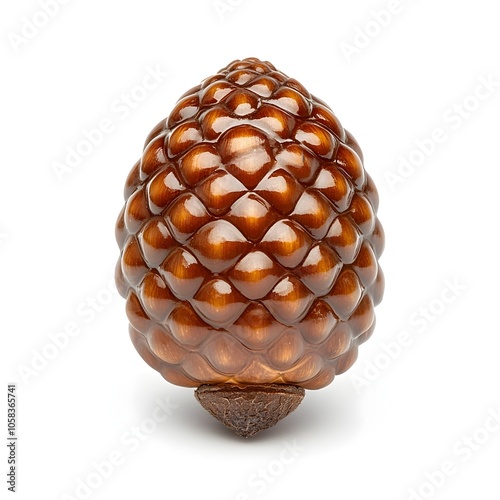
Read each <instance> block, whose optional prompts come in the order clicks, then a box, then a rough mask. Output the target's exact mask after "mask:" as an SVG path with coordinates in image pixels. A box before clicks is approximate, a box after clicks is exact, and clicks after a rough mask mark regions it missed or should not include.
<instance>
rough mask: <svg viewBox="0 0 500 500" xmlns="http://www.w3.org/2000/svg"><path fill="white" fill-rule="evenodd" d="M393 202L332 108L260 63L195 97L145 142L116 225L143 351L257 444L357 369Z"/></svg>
mask: <svg viewBox="0 0 500 500" xmlns="http://www.w3.org/2000/svg"><path fill="white" fill-rule="evenodd" d="M377 208H378V194H377V190H376V188H375V185H374V183H373V181H372V179H371V178H370V176H369V175H368V174H367V173H366V171H365V169H364V167H363V155H362V153H361V150H360V148H359V145H358V143H357V142H356V140H355V139H354V138H353V136H352V135H351V134H350V133H349V132H348V131H347V130H345V129H344V128H343V127H342V125H341V124H340V122H339V120H338V118H337V117H336V116H335V114H334V113H333V112H332V110H331V109H330V108H329V107H328V105H327V104H325V103H324V102H323V101H322V100H320V99H318V98H317V97H315V96H313V95H311V94H310V93H309V92H308V91H307V90H306V89H305V88H304V87H303V86H302V85H301V84H300V83H299V82H298V81H297V80H295V79H293V78H289V77H288V76H286V75H285V74H284V73H282V72H280V71H277V70H276V68H275V67H274V66H273V65H272V64H270V63H269V62H262V61H260V60H258V59H256V58H248V59H244V60H237V61H234V62H232V63H231V64H229V65H228V66H227V67H226V68H224V69H222V70H220V71H219V72H218V73H217V74H216V75H214V76H211V77H209V78H207V79H205V80H203V82H202V83H201V84H200V85H198V86H196V87H194V88H192V89H191V90H189V91H188V92H186V93H185V94H184V95H183V96H182V97H181V98H180V99H179V101H178V102H177V104H176V105H175V107H174V109H173V110H172V112H171V113H170V115H169V116H168V118H166V119H164V120H162V121H161V122H160V123H158V125H156V127H154V129H153V130H152V131H151V133H150V134H149V135H148V137H147V139H146V144H145V147H144V151H143V154H142V157H141V159H140V160H139V161H138V162H137V163H136V164H135V165H134V167H133V168H132V171H131V172H130V174H129V176H128V179H127V181H126V186H125V206H124V207H123V209H122V211H121V213H120V215H119V217H118V221H117V225H116V238H117V241H118V245H119V247H120V250H121V256H120V259H119V261H118V265H117V267H116V283H117V286H118V290H119V292H120V294H121V295H122V296H123V297H124V298H126V311H127V315H128V318H129V321H130V336H131V339H132V342H133V344H134V346H135V348H136V349H137V351H138V352H139V354H140V355H141V356H142V358H143V359H144V360H145V361H146V362H147V363H148V364H149V365H150V366H151V367H153V368H154V369H155V370H157V371H159V372H160V373H161V375H162V376H163V377H164V378H165V379H166V380H167V381H169V382H171V383H172V384H176V385H179V386H184V387H195V388H197V389H196V390H195V396H196V399H197V400H198V401H199V402H200V403H201V405H202V406H203V407H204V408H205V409H206V410H208V411H209V412H210V413H211V414H212V415H213V416H215V417H216V418H218V419H219V420H220V421H222V422H223V423H224V424H225V425H226V426H227V427H229V428H230V429H232V430H234V431H235V432H236V433H237V434H239V435H241V436H244V437H248V436H252V435H254V434H255V433H257V432H259V431H261V430H263V429H267V428H269V427H271V426H272V425H274V424H276V423H277V422H278V421H279V420H280V419H282V418H283V417H285V416H286V415H288V414H289V413H290V412H292V411H293V410H295V409H296V408H297V406H298V405H299V404H300V402H301V401H302V398H303V397H304V394H305V391H304V390H305V389H320V388H323V387H325V386H327V385H328V384H330V383H331V382H332V381H333V379H334V377H335V375H337V374H340V373H343V372H345V371H346V370H347V369H348V368H349V367H350V366H351V365H352V364H353V363H354V361H355V360H356V357H357V352H358V346H359V345H360V344H362V343H363V342H365V341H366V340H367V339H368V338H369V337H370V336H371V334H372V332H373V330H374V327H375V316H374V306H376V305H377V304H378V303H379V302H380V301H381V299H382V295H383V290H384V278H383V274H382V271H381V269H380V267H379V265H378V259H379V257H380V255H381V253H382V250H383V246H384V233H383V229H382V226H381V224H380V222H379V220H378V219H377V216H376V212H377Z"/></svg>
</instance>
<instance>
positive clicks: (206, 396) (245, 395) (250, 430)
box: [195, 384, 305, 437]
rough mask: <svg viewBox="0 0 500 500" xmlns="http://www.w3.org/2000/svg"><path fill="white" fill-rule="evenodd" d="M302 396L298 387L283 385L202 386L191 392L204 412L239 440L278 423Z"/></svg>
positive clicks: (302, 391)
mask: <svg viewBox="0 0 500 500" xmlns="http://www.w3.org/2000/svg"><path fill="white" fill-rule="evenodd" d="M304 395H305V391H304V389H302V387H296V386H294V385H283V384H267V385H251V386H243V385H242V386H238V385H230V384H220V385H202V386H200V387H198V389H196V391H195V396H196V399H197V400H198V401H199V402H200V404H201V406H203V408H205V410H207V411H208V412H209V413H210V414H211V415H212V416H214V417H215V418H216V419H217V420H219V421H220V422H222V423H223V424H224V425H225V426H226V427H228V428H229V429H231V430H232V431H234V432H236V434H238V435H239V436H242V437H250V436H253V435H255V434H257V433H258V432H260V431H263V430H265V429H268V428H269V427H272V426H273V425H275V424H276V423H278V422H279V421H280V420H281V419H282V418H285V417H286V416H287V415H288V414H289V413H291V412H292V411H293V410H295V409H296V408H297V406H299V404H300V403H301V401H302V399H304Z"/></svg>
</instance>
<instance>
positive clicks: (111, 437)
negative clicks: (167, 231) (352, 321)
mask: <svg viewBox="0 0 500 500" xmlns="http://www.w3.org/2000/svg"><path fill="white" fill-rule="evenodd" d="M7 3H8V5H6V4H7ZM40 4H41V2H37V1H35V0H29V1H28V0H24V1H19V2H3V4H2V7H1V10H2V13H1V15H0V19H1V21H0V25H1V26H0V28H1V34H2V39H1V40H2V43H1V47H0V52H1V58H2V59H1V60H2V68H3V69H2V74H3V76H2V78H1V83H0V85H1V92H0V106H1V112H0V117H1V127H2V129H1V137H2V167H1V172H2V175H1V184H0V186H1V187H0V189H1V195H0V235H1V236H0V280H1V292H0V293H1V302H0V303H1V307H2V309H1V318H2V327H1V331H2V335H1V338H2V349H1V356H2V363H1V364H2V374H3V376H2V381H3V383H4V386H3V387H4V392H5V393H6V384H7V383H9V382H11V383H12V382H13V383H17V384H18V392H17V396H18V435H19V441H18V460H19V464H18V485H17V489H18V493H17V498H20V499H26V500H28V499H30V500H31V499H33V498H37V499H42V500H44V499H66V500H67V499H69V498H83V497H84V496H85V495H86V496H87V497H88V498H92V499H94V498H96V499H100V498H103V499H110V498H128V497H131V498H148V499H160V498H204V499H207V500H235V499H240V500H243V499H245V498H252V499H253V498H259V499H276V498H283V499H285V498H291V499H303V498H334V497H335V498H337V497H338V498H342V499H343V500H354V499H356V500H357V499H361V498H369V499H371V500H392V499H394V500H396V499H401V500H404V499H408V498H412V499H413V500H415V499H418V498H439V499H443V500H445V499H453V500H457V499H458V500H462V499H469V498H484V499H489V498H491V499H493V498H495V499H498V498H499V497H500V483H499V481H498V471H499V464H500V423H496V424H495V423H494V420H493V415H495V414H496V415H497V418H498V419H500V416H498V414H499V412H500V390H499V381H500V363H499V362H498V359H499V358H498V356H499V355H498V352H499V351H498V349H499V347H500V343H499V341H498V337H499V335H500V331H499V327H498V312H499V293H498V288H497V284H498V281H499V279H500V272H499V266H498V251H499V250H498V238H497V235H498V229H499V216H498V204H499V201H500V200H499V196H498V182H499V175H498V170H499V168H500V165H499V152H498V141H499V133H500V126H499V120H498V117H499V113H500V98H499V94H500V86H499V82H500V61H499V47H500V31H499V30H498V13H495V11H494V5H495V4H494V2H492V1H491V0H475V1H471V0H467V1H462V2H456V1H455V2H454V1H452V0H441V1H439V2H431V1H430V0H418V1H417V0H414V1H409V0H401V1H400V2H399V3H398V2H397V1H396V0H393V1H392V2H389V1H387V0H382V1H381V0H370V1H368V0H365V1H357V2H351V1H347V0H342V1H335V2H328V3H327V2H326V1H324V2H321V1H319V0H308V1H303V2H302V1H287V2H285V1H281V2H278V1H264V0H253V1H250V0H240V1H237V0H222V1H220V2H219V6H218V8H216V6H215V5H214V3H213V2H212V0H198V1H193V0H192V1H180V0H179V1H173V2H170V1H169V2H167V1H165V0H141V1H140V2H138V1H135V2H134V1H132V2H123V1H118V0H108V1H106V2H103V1H97V0H86V1H85V2H84V1H82V0H73V1H69V2H67V3H66V5H59V4H58V5H59V7H58V12H53V13H52V17H51V18H50V19H48V21H47V19H46V16H45V20H44V15H43V14H40V12H43V11H42V10H41V7H40ZM231 4H232V5H231ZM224 6H225V8H224ZM389 7H390V8H391V9H392V11H393V13H392V14H390V18H388V17H387V14H384V13H382V14H380V15H378V16H377V12H380V11H382V10H386V11H387V9H388V8H389ZM53 10H55V9H54V8H53ZM376 18H378V21H377V20H376ZM30 21H36V22H37V23H38V24H39V25H40V24H44V23H45V21H47V22H46V23H45V25H44V26H41V27H39V28H37V27H36V26H35V27H34V28H33V27H29V26H28V23H30ZM382 23H383V24H385V26H381V24H382ZM364 31H368V32H369V35H368V38H366V36H363V35H362V32H364ZM23 33H24V35H23ZM25 35H26V36H25ZM348 44H351V47H350V48H349V46H348ZM361 45H365V46H364V47H361ZM249 56H256V57H259V58H261V59H264V60H269V61H271V62H272V63H273V64H274V65H275V66H277V68H278V69H280V70H282V71H283V72H285V73H286V74H288V75H289V76H291V77H294V78H296V79H298V80H299V81H300V82H301V83H303V84H304V85H305V86H306V87H307V88H308V89H309V90H310V91H311V92H312V93H313V94H315V95H317V96H318V97H320V98H322V99H323V100H325V101H327V102H328V103H329V104H330V106H331V107H332V109H333V110H334V111H335V113H336V114H337V116H338V117H339V118H340V120H341V121H342V123H343V125H344V126H345V127H346V128H347V129H349V130H350V131H351V132H352V133H353V134H354V136H355V137H356V138H357V139H358V141H359V143H360V144H361V147H362V149H363V151H364V154H365V166H366V169H367V170H368V171H369V172H370V174H371V175H372V177H373V178H374V180H375V182H376V184H377V186H378V189H379V193H380V199H381V207H380V210H379V216H380V219H381V220H382V223H383V225H384V228H385V230H386V234H387V241H386V251H385V253H384V255H383V257H382V260H381V264H382V267H383V269H384V271H385V274H386V281H387V288H386V295H385V298H384V301H383V302H382V304H381V305H380V306H379V307H378V308H377V319H378V326H377V329H376V332H375V334H374V336H373V337H372V338H371V339H370V340H369V341H368V342H367V343H366V344H364V345H363V347H362V348H361V350H360V356H359V359H358V361H357V363H356V364H355V365H354V367H353V368H352V369H351V370H349V372H347V373H346V374H344V375H342V376H339V377H338V378H337V379H336V380H335V381H334V383H333V384H332V385H331V386H329V387H328V388H326V389H323V390H320V391H315V392H314V391H308V392H307V395H306V398H305V399H304V402H303V403H302V405H301V407H299V409H298V410H297V411H296V412H295V413H294V414H292V415H290V416H289V417H288V418H287V419H285V420H284V421H282V422H281V423H280V424H279V425H278V426H277V427H275V428H274V429H272V430H269V431H267V432H265V433H262V434H260V435H258V436H256V437H255V438H253V439H250V440H243V439H241V438H238V437H237V436H235V435H232V434H231V433H230V432H229V431H226V430H225V429H224V428H223V427H222V426H221V425H220V424H219V423H218V422H216V421H215V420H214V419H212V418H211V417H210V416H209V415H208V414H206V413H205V412H204V410H202V408H201V407H200V406H199V405H198V404H197V403H196V401H195V399H194V397H193V391H192V390H191V389H184V388H179V387H175V386H172V385H170V384H168V383H167V382H165V381H164V380H163V379H162V378H161V376H160V375H159V374H157V373H156V372H155V371H153V370H152V369H151V368H149V367H148V366H147V365H146V364H145V363H144V362H143V361H142V360H141V358H140V357H139V355H138V354H137V353H136V352H135V350H134V348H133V346H132V344H131V342H130V340H129V337H128V332H127V319H126V317H125V312H124V301H123V300H122V299H121V298H120V297H118V296H117V295H116V293H115V292H114V291H113V292H112V291H111V290H112V289H113V287H112V285H110V282H111V280H112V277H113V270H114V265H115V261H116V259H117V257H118V248H117V245H116V243H115V241H114V223H115V220H116V217H117V215H118V212H119V210H120V208H121V206H122V203H123V199H122V188H123V185H124V182H125V178H126V176H127V174H128V172H129V170H130V168H131V167H132V165H133V163H134V162H135V161H136V159H137V158H138V157H139V156H140V154H141V151H142V146H143V141H144V139H145V137H146V135H147V134H148V132H149V131H150V129H151V128H152V127H153V126H154V125H155V124H156V123H157V122H158V121H159V120H160V119H162V118H164V117H165V116H166V115H167V114H168V113H169V111H170V109H171V108H172V107H173V105H174V103H175V102H176V100H177V98H178V97H179V96H180V95H181V94H182V93H184V92H185V91H186V90H187V89H189V88H191V87H193V86H194V85H196V84H197V83H199V82H200V81H201V80H202V79H203V78H205V77H207V76H209V75H212V74H214V73H215V72H217V70H219V69H220V68H222V67H224V66H225V65H227V64H228V63H229V62H230V61H232V60H234V59H238V58H244V57H249ZM148 67H149V68H151V69H154V68H158V70H159V71H160V74H161V73H168V76H161V77H159V80H160V81H159V83H158V84H157V85H156V88H154V89H150V90H148V91H146V92H142V93H141V90H140V89H139V90H137V86H138V85H140V84H141V82H142V81H143V79H144V77H145V76H146V74H147V71H148V70H147V68H148ZM487 80H489V81H490V82H493V83H490V84H488V85H489V86H490V87H491V88H490V89H489V90H487V88H486V87H485V86H484V84H481V81H483V82H484V81H487ZM495 82H496V83H495ZM134 89H135V90H134ZM131 92H135V95H136V96H140V100H141V102H136V101H132V106H130V105H124V104H123V102H124V101H123V99H124V98H123V94H130V93H131ZM475 93H477V94H478V96H479V97H480V99H478V98H477V97H475ZM103 119H108V125H109V124H110V123H111V125H110V127H109V128H111V129H112V130H111V131H109V133H106V134H105V135H104V137H103V139H102V141H101V143H100V144H98V145H96V146H93V147H92V148H91V150H90V152H89V153H88V155H87V156H86V157H85V158H84V159H83V160H82V161H81V162H80V164H79V165H77V166H75V167H74V168H73V169H72V170H71V171H70V172H66V173H64V174H63V175H62V176H61V175H59V177H58V176H57V175H56V173H55V171H54V164H55V163H56V162H61V163H64V162H65V156H66V154H67V151H68V147H73V148H74V147H76V146H77V145H78V144H79V143H80V142H81V141H82V140H84V138H85V137H84V131H85V130H87V131H90V130H91V129H94V128H96V127H98V126H99V124H100V122H101V120H103ZM435 129H440V130H441V132H439V130H438V131H437V132H435ZM433 136H435V137H439V138H440V143H439V144H436V143H434V142H433V143H431V142H429V141H432V140H433V139H432V137H433ZM416 141H420V144H424V146H422V147H424V148H426V150H427V154H425V155H424V153H418V146H417V142H416ZM402 158H403V159H404V158H406V159H407V160H408V159H410V160H411V161H412V162H413V163H414V168H413V169H412V168H411V167H410V168H408V165H407V166H406V168H405V169H403V170H401V167H400V164H402V163H403V160H402ZM398 167H399V168H400V173H398ZM401 173H402V174H404V176H400V177H399V178H398V177H396V176H397V175H400V174H401ZM391 174H392V176H391ZM395 182H396V184H394V183H395ZM450 284H451V285H450ZM442 298H444V299H446V303H445V302H444V301H443V300H442ZM93 300H95V301H96V302H92V301H93ZM92 304H94V306H92ZM426 311H427V312H426ZM71 328H76V329H77V330H76V332H73V334H74V335H73V336H72V337H67V335H66V334H64V335H63V334H61V332H63V331H64V330H65V329H67V330H71ZM405 332H406V333H405ZM58 333H59V334H60V335H59V336H58V337H57V334H58ZM65 336H66V337H67V338H68V339H69V340H67V341H65V342H66V345H64V346H63V347H62V348H60V349H57V348H55V347H54V341H53V339H54V338H56V337H57V338H59V339H63V338H64V337H65ZM401 340H406V341H405V345H404V346H401V342H400V341H401ZM398 341H399V347H398V345H397V344H395V342H398ZM60 342H63V341H62V340H61V341H60ZM54 349H55V350H54ZM387 350H391V353H392V358H389V355H388V354H386V353H385V352H386V351H387ZM47 357H51V358H52V359H49V360H48V359H47ZM33 363H34V366H32V364H33ZM28 369H30V370H33V371H32V372H29V371H27V370H28ZM6 400H7V397H6V394H5V396H4V401H5V402H4V403H2V408H3V410H2V417H1V418H0V422H1V426H2V428H3V430H2V432H1V433H0V435H2V436H3V435H5V433H6V427H7V424H6ZM158 401H160V402H161V403H163V404H164V405H165V404H167V402H168V405H170V406H169V407H170V410H169V412H168V413H169V415H168V418H164V419H163V417H165V416H166V414H165V412H164V410H162V409H161V407H160V409H158V410H156V408H157V406H158ZM154 418H156V419H157V420H158V419H162V420H163V421H161V422H156V421H155V420H154ZM485 426H486V427H485ZM136 428H138V429H139V431H138V432H139V433H140V434H138V435H140V436H141V437H140V438H139V437H135V438H134V437H133V432H135V431H134V429H136ZM136 430H137V429H136ZM467 436H469V437H470V438H468V437H467ZM467 439H470V441H467ZM286 446H289V447H290V446H291V447H295V452H294V454H292V453H291V452H286V451H284V450H285V449H286ZM2 449H3V450H4V451H3V452H2V453H1V454H0V461H1V462H2V464H5V465H2V468H1V469H0V470H2V471H6V468H7V464H6V462H7V448H6V447H4V446H2ZM110 455H111V457H112V458H117V457H119V460H118V462H119V463H117V462H116V460H115V465H114V466H113V470H112V471H111V470H110V469H109V466H108V467H106V465H102V462H104V461H109V459H110ZM99 463H101V473H100V475H99V474H98V473H97V472H96V470H95V464H99ZM443 463H445V465H444V468H445V469H446V473H447V475H443V473H435V471H438V470H441V469H442V468H443ZM98 467H99V466H98ZM102 467H104V469H102ZM103 475H107V476H108V477H104V478H103ZM2 477H3V478H4V479H2V484H1V485H0V488H1V490H2V498H3V492H4V491H6V488H7V484H6V482H5V481H4V480H5V475H4V472H2ZM431 477H432V479H429V478H431ZM82 482H90V484H91V489H90V490H88V491H86V489H85V488H84V487H82V486H81V485H82ZM432 482H434V485H432ZM78 485H80V488H78V487H77V486H78ZM412 490H414V491H415V493H412ZM6 498H7V496H6Z"/></svg>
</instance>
